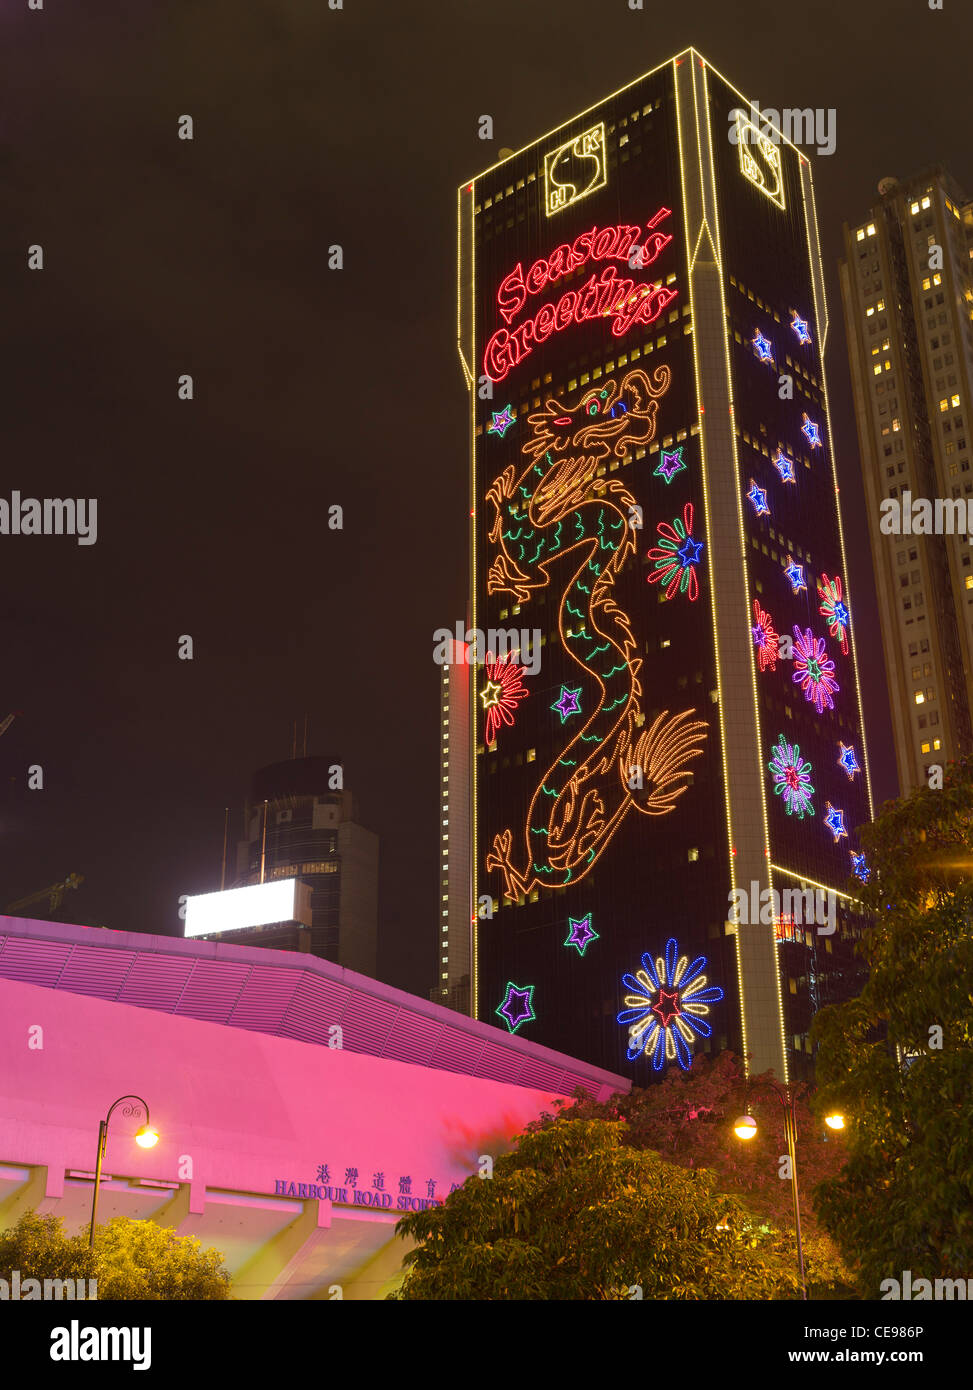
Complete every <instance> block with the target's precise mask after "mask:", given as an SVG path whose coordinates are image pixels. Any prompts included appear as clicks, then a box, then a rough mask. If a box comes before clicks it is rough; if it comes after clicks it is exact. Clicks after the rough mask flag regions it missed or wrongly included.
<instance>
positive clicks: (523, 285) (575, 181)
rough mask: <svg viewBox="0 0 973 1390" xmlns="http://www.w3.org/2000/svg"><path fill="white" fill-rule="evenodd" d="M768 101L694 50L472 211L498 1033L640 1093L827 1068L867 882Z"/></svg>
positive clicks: (467, 230)
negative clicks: (825, 1048) (710, 1068)
mask: <svg viewBox="0 0 973 1390" xmlns="http://www.w3.org/2000/svg"><path fill="white" fill-rule="evenodd" d="M747 107H748V103H747V101H746V100H745V99H744V98H743V97H741V95H740V94H739V93H738V92H737V91H736V90H735V89H734V88H732V87H731V86H730V85H729V83H728V82H726V80H725V79H723V78H722V77H721V76H719V75H718V74H717V73H716V72H715V71H714V70H713V68H712V67H711V66H710V65H709V64H707V63H706V61H705V60H704V59H703V58H702V57H701V56H700V55H699V54H698V53H697V52H695V51H694V50H691V49H690V50H687V51H685V52H683V53H681V54H679V55H678V56H677V57H675V58H674V59H672V60H671V61H669V62H667V63H664V64H663V65H661V66H660V67H658V68H657V69H655V70H654V71H653V72H651V73H649V74H647V75H646V76H645V77H642V78H640V79H639V80H638V81H636V82H634V83H632V84H631V85H630V86H628V87H626V88H624V89H622V90H621V91H619V92H617V93H615V94H613V95H612V96H610V97H608V98H607V99H606V100H604V101H603V102H601V103H600V104H599V105H597V106H596V107H594V108H592V109H590V110H588V111H585V112H582V113H580V114H579V115H577V116H575V117H574V118H572V119H571V120H570V121H568V122H566V123H565V124H564V125H562V126H560V127H558V128H557V129H556V130H554V131H553V132H551V133H550V134H549V135H547V136H545V137H543V138H542V139H541V140H538V141H535V142H534V143H533V144H531V145H529V146H527V147H526V148H525V149H523V150H521V151H519V152H518V153H516V154H514V155H513V156H511V157H509V158H507V159H506V160H504V161H503V162H502V163H501V164H499V165H496V166H494V167H493V168H491V169H489V170H487V171H486V172H485V173H484V174H482V175H481V176H479V177H477V178H475V179H473V180H472V181H471V182H468V183H466V184H464V185H462V186H461V188H460V190H459V192H458V237H459V259H460V274H459V284H460V303H459V325H458V329H459V349H460V357H461V362H462V365H463V370H464V375H465V378H466V382H467V385H468V387H469V394H470V416H471V435H472V458H471V491H472V500H471V513H472V520H471V527H472V535H471V589H472V592H473V595H474V610H473V619H472V622H473V630H474V632H476V633H480V634H482V645H483V647H484V651H483V652H481V653H480V654H479V655H480V656H481V658H483V657H484V656H485V655H486V652H487V650H488V649H489V648H490V647H491V646H492V647H494V648H495V647H496V646H497V644H498V643H497V639H498V637H499V634H501V633H507V639H506V647H507V655H506V657H505V658H504V659H502V660H497V661H494V662H493V663H492V665H491V663H490V662H489V661H485V662H484V664H483V665H482V666H481V667H478V668H476V670H475V673H474V683H475V689H474V691H473V695H474V699H473V702H472V704H473V709H474V720H475V722H474V729H473V742H474V747H475V754H474V766H473V808H474V825H473V840H474V846H475V850H474V863H473V874H474V885H473V892H474V902H475V903H476V905H477V908H476V922H475V931H474V940H473V960H472V984H473V995H474V999H475V1007H476V1014H475V1016H476V1017H478V1018H480V1019H483V1020H487V1021H491V1022H493V1023H494V1024H495V1025H496V1026H497V1027H500V1028H506V1029H510V1030H511V1031H517V1032H518V1033H521V1034H523V1035H525V1036H527V1037H531V1038H535V1039H537V1040H538V1041H543V1042H544V1043H545V1044H546V1045H548V1046H552V1047H557V1048H558V1049H561V1050H564V1051H566V1052H569V1053H572V1054H574V1055H576V1056H578V1057H581V1058H584V1059H585V1060H587V1061H589V1062H592V1063H594V1064H597V1065H602V1066H607V1067H610V1068H611V1069H612V1070H616V1071H622V1070H624V1071H625V1072H626V1074H631V1075H634V1076H635V1077H636V1079H637V1080H639V1081H640V1082H644V1081H645V1080H646V1079H647V1078H648V1077H650V1076H651V1075H652V1074H653V1071H655V1072H658V1071H659V1070H661V1069H663V1068H664V1067H666V1066H668V1065H671V1064H680V1065H682V1066H688V1065H689V1064H690V1062H691V1058H692V1056H693V1055H694V1052H698V1051H700V1050H708V1049H716V1050H718V1049H720V1048H723V1047H732V1048H733V1049H734V1050H736V1051H738V1052H742V1053H745V1054H747V1055H748V1056H749V1057H750V1059H751V1066H752V1067H753V1068H755V1069H756V1070H763V1069H765V1068H768V1067H773V1068H774V1070H775V1072H776V1073H777V1075H778V1076H780V1077H789V1076H791V1075H798V1074H803V1073H804V1072H806V1070H807V1067H808V1063H809V1060H810V1044H809V1041H808V1028H809V1026H810V1018H811V1015H812V1013H813V1011H814V1008H815V1007H816V1006H817V1005H818V1004H819V1003H820V1002H822V993H823V992H825V993H826V992H827V991H826V990H825V989H824V986H825V985H826V984H828V985H830V986H831V987H833V988H844V987H847V980H848V964H849V960H850V950H851V940H850V938H851V935H852V932H853V927H852V926H850V925H849V924H848V923H847V922H846V920H845V911H844V908H845V906H846V905H850V904H852V903H853V901H854V897H853V888H854V883H855V882H856V880H854V879H852V878H851V874H852V870H853V868H854V867H856V866H857V868H858V870H859V872H860V873H867V866H866V865H865V864H864V862H863V861H862V860H861V859H857V860H856V859H854V858H853V857H852V852H855V853H856V854H857V853H858V852H859V846H858V843H857V837H856V827H857V826H859V825H861V824H862V823H863V822H864V821H866V820H868V819H869V818H870V815H871V802H870V792H869V788H868V767H867V758H866V750H865V740H864V732H863V727H862V717H861V705H860V700H859V694H858V681H857V675H856V669H855V656H854V622H853V619H852V617H851V609H850V604H849V599H848V592H847V580H846V570H845V563H844V553H843V545H842V538H841V527H840V518H839V514H838V505H837V484H836V476H835V470H834V460H833V453H832V440H831V434H830V429H829V425H828V410H827V399H826V387H825V377H824V364H823V354H824V349H825V344H826V341H827V333H828V309H827V305H826V303H825V298H824V286H823V277H822V271H821V263H820V256H819V251H818V239H817V228H816V222H815V215H814V195H813V187H812V181H811V169H810V164H809V161H808V159H807V158H806V157H805V155H804V154H802V152H801V151H800V150H798V149H797V148H795V147H794V146H793V145H791V144H790V143H788V142H787V141H786V140H785V139H784V137H783V135H781V134H780V133H779V132H778V131H777V130H776V129H775V128H773V127H767V126H764V125H763V123H761V129H760V130H757V129H756V128H755V127H753V125H752V124H751V121H750V116H749V114H748V112H747ZM535 643H537V644H539V649H540V653H541V662H540V667H539V669H537V670H536V673H535V674H533V675H531V674H529V672H528V670H527V666H528V663H527V662H525V660H524V650H525V647H526V645H527V644H531V645H533V644H535ZM535 665H536V663H535ZM499 706H502V707H503V708H504V709H505V710H506V713H507V714H508V715H509V716H510V719H509V721H508V720H506V719H499V718H497V717H496V716H495V715H492V713H491V711H492V709H493V708H494V707H499ZM815 891H820V892H821V893H822V894H824V895H826V894H827V893H828V892H833V893H834V894H835V895H836V897H835V898H834V899H827V898H826V897H823V898H822V900H821V903H822V904H823V903H824V902H826V901H827V902H833V903H834V905H835V907H836V912H835V914H834V915H835V916H836V918H837V919H838V920H836V922H834V923H833V924H832V925H831V926H824V924H823V923H821V922H819V921H818V920H816V919H815V914H816V915H817V918H820V917H821V915H822V913H821V910H820V908H819V909H815V908H814V907H813V905H812V906H811V907H808V901H809V898H813V896H814V893H815ZM775 892H776V893H777V894H778V895H779V896H778V897H777V898H775V897H774V896H773V894H774V893H775ZM785 893H786V894H787V897H785V896H784V894H785ZM801 894H803V895H804V896H803V898H802V897H801V896H800V895H801ZM795 895H796V896H795ZM802 902H803V904H804V910H803V915H802V910H801V904H802ZM795 904H796V905H797V909H798V910H797V911H794V908H795ZM754 916H756V918H757V920H756V921H753V920H751V919H752V918H753V917H754ZM809 919H810V920H809ZM841 981H844V985H842V984H841V983H840V982H841ZM833 988H832V992H833Z"/></svg>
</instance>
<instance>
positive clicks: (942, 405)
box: [939, 396, 949, 413]
mask: <svg viewBox="0 0 973 1390" xmlns="http://www.w3.org/2000/svg"><path fill="white" fill-rule="evenodd" d="M939 409H940V413H941V412H942V411H944V410H948V409H949V401H948V400H947V399H946V397H945V396H944V397H943V399H942V400H941V401H940V402H939Z"/></svg>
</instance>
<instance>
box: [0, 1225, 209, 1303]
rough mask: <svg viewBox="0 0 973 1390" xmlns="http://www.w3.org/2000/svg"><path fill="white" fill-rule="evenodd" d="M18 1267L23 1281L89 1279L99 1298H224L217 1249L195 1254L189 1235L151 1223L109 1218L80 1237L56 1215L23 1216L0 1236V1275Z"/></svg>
mask: <svg viewBox="0 0 973 1390" xmlns="http://www.w3.org/2000/svg"><path fill="white" fill-rule="evenodd" d="M14 1269H19V1270H20V1276H21V1280H24V1279H97V1281H98V1299H99V1301H102V1300H107V1299H129V1298H138V1299H152V1300H170V1299H175V1300H180V1299H195V1300H202V1299H226V1298H229V1297H230V1276H229V1274H228V1273H227V1271H226V1270H225V1269H224V1268H223V1256H222V1255H221V1254H220V1252H219V1251H218V1250H212V1249H210V1250H203V1249H202V1248H201V1247H200V1243H199V1241H198V1240H197V1239H196V1237H195V1236H177V1235H175V1234H174V1233H173V1232H172V1231H171V1230H169V1229H167V1228H166V1227H164V1226H157V1225H155V1223H154V1222H152V1221H131V1220H129V1219H128V1218H127V1217H123V1216H117V1217H115V1219H114V1220H113V1221H109V1222H108V1224H107V1225H105V1226H98V1227H96V1229H95V1244H94V1249H93V1250H89V1248H88V1235H87V1232H85V1233H84V1234H82V1235H76V1236H67V1235H65V1233H64V1229H63V1224H62V1222H61V1219H60V1217H57V1216H38V1215H37V1213H36V1212H34V1211H28V1212H25V1213H24V1215H23V1216H22V1217H21V1218H20V1220H19V1221H18V1222H17V1224H16V1226H13V1227H11V1228H10V1229H9V1230H7V1231H4V1232H2V1233H0V1277H2V1278H4V1279H8V1280H9V1279H10V1277H11V1271H13V1270H14Z"/></svg>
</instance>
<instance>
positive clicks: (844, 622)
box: [818, 574, 848, 656]
mask: <svg viewBox="0 0 973 1390" xmlns="http://www.w3.org/2000/svg"><path fill="white" fill-rule="evenodd" d="M818 598H819V599H820V600H821V606H820V609H819V610H818V611H819V612H820V613H821V615H822V616H823V618H824V620H825V622H826V623H827V624H828V631H829V632H830V633H831V636H832V637H834V638H835V639H836V640H837V641H838V642H840V643H841V653H842V655H843V656H847V655H848V609H847V606H846V605H845V603H844V602H843V601H842V598H841V578H840V576H839V575H835V577H834V579H829V578H828V576H827V575H826V574H822V576H821V578H820V579H819V580H818Z"/></svg>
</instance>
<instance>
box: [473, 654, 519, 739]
mask: <svg viewBox="0 0 973 1390" xmlns="http://www.w3.org/2000/svg"><path fill="white" fill-rule="evenodd" d="M483 673H484V675H485V676H486V679H487V683H486V685H485V687H484V688H483V690H481V691H480V699H481V700H482V701H483V708H484V710H485V711H486V724H485V725H484V729H483V738H484V741H485V742H486V743H492V742H493V740H494V739H495V738H496V736H497V731H498V730H499V728H500V725H501V723H503V724H507V725H508V726H509V725H512V724H513V722H514V714H515V713H516V710H517V706H518V705H519V704H520V702H521V700H526V698H527V694H528V692H527V688H526V686H525V685H524V681H523V677H524V676H525V675H526V673H527V668H526V666H518V665H517V664H516V662H514V661H512V660H511V658H510V654H509V653H505V654H504V655H503V656H502V657H501V658H500V659H499V661H498V660H497V659H496V658H495V657H494V655H493V652H487V656H486V661H484V663H483Z"/></svg>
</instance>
